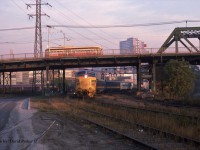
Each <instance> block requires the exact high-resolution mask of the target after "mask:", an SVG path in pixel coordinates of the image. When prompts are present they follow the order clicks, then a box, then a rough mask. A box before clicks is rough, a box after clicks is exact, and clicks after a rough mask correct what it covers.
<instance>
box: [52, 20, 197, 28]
mask: <svg viewBox="0 0 200 150" xmlns="http://www.w3.org/2000/svg"><path fill="white" fill-rule="evenodd" d="M186 22H187V23H188V22H200V20H181V21H169V22H156V23H145V24H121V25H92V26H85V25H50V26H52V27H65V28H132V27H149V26H160V25H169V24H178V23H186Z"/></svg>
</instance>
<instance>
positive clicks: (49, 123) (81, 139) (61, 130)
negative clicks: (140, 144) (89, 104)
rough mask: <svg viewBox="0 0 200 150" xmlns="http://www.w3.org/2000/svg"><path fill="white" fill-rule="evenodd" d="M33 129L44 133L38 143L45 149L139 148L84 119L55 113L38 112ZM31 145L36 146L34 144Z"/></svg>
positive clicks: (37, 133) (33, 118)
mask: <svg viewBox="0 0 200 150" xmlns="http://www.w3.org/2000/svg"><path fill="white" fill-rule="evenodd" d="M32 125H33V131H34V133H35V134H36V135H40V134H42V133H44V131H46V129H47V128H48V127H50V129H49V130H48V131H47V132H46V133H45V134H44V135H42V136H41V137H40V138H39V139H38V141H37V142H36V143H37V144H40V145H43V149H49V150H55V149H56V150H57V149H65V150H90V149H91V150H112V149H113V150H118V149H120V150H126V149H127V150H130V149H138V148H137V147H135V146H134V145H133V144H132V143H131V142H130V141H126V140H124V139H123V138H122V137H118V136H116V135H113V134H111V133H106V131H105V130H103V129H99V128H97V127H95V126H93V125H91V124H88V123H86V122H84V121H80V120H79V121H78V120H75V119H68V118H62V117H59V116H57V115H54V114H49V113H44V112H37V113H36V114H35V115H34V116H33V117H32ZM31 147H34V145H32V146H31ZM41 148H42V147H41Z"/></svg>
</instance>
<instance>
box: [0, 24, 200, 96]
mask: <svg viewBox="0 0 200 150" xmlns="http://www.w3.org/2000/svg"><path fill="white" fill-rule="evenodd" d="M189 38H197V39H198V40H200V27H191V28H176V29H174V31H173V32H172V33H171V34H170V36H169V37H168V38H167V40H166V41H165V42H164V44H163V45H162V47H161V48H160V49H145V51H146V53H134V54H133V53H130V54H124V55H120V54H119V53H116V51H119V50H110V51H107V52H106V53H104V55H90V56H82V57H72V56H70V57H48V55H45V54H41V57H37V58H36V57H34V54H30V53H24V54H14V55H13V54H12V55H1V56H0V75H1V77H2V82H1V85H2V86H1V87H2V88H3V91H5V90H4V89H5V86H6V85H5V80H6V79H7V82H6V83H7V84H9V86H11V85H12V83H11V73H12V72H17V71H37V70H40V73H41V83H42V84H41V85H42V86H44V84H46V86H47V88H48V86H49V80H50V77H51V76H50V74H53V75H52V76H53V80H54V70H56V69H58V70H63V71H62V73H63V74H62V77H63V79H65V71H64V70H65V69H67V68H81V67H114V66H136V67H137V76H138V79H137V85H138V90H140V85H141V76H142V74H141V64H142V63H148V64H150V66H151V72H150V74H151V75H152V81H156V73H155V72H156V66H157V65H162V64H165V63H166V62H167V61H169V60H170V59H176V60H186V61H188V62H189V63H190V64H192V65H200V47H195V46H194V44H192V43H191V42H190V41H189ZM182 39H184V40H185V41H186V43H184V42H183V40H182ZM178 42H180V43H181V44H182V45H183V46H184V47H183V48H181V47H179V46H178ZM173 43H175V47H174V48H173V47H170V46H171V45H172V44H173ZM188 45H189V46H188ZM170 49H171V51H170ZM166 50H169V51H168V52H167V51H166ZM43 71H46V83H44V75H43ZM50 72H52V73H50ZM6 74H7V75H6ZM36 82H37V81H35V83H34V84H36ZM62 84H63V89H65V82H64V80H63V83H62ZM153 89H154V90H155V82H153ZM63 92H64V91H63Z"/></svg>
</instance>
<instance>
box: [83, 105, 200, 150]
mask: <svg viewBox="0 0 200 150" xmlns="http://www.w3.org/2000/svg"><path fill="white" fill-rule="evenodd" d="M79 109H81V110H84V111H87V112H90V113H93V114H97V115H101V116H104V117H108V118H110V119H115V120H118V121H122V122H125V123H129V124H131V125H136V126H138V127H142V128H143V129H146V130H148V131H152V132H157V133H161V134H163V135H164V136H170V137H172V138H173V139H178V140H179V141H184V142H185V143H192V144H194V145H195V146H196V147H200V141H198V140H197V139H191V138H188V137H183V136H180V135H176V134H174V133H170V132H167V131H163V130H160V129H156V128H153V127H150V126H147V125H145V124H141V123H137V122H131V121H128V120H124V119H121V118H117V117H114V116H109V115H107V114H103V113H100V112H96V111H93V110H88V109H85V108H79Z"/></svg>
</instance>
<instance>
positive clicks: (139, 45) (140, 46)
mask: <svg viewBox="0 0 200 150" xmlns="http://www.w3.org/2000/svg"><path fill="white" fill-rule="evenodd" d="M119 47H120V54H134V53H144V52H145V50H144V48H145V47H146V44H144V42H143V41H140V40H138V39H137V38H133V37H131V38H128V39H127V40H125V41H120V43H119Z"/></svg>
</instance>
